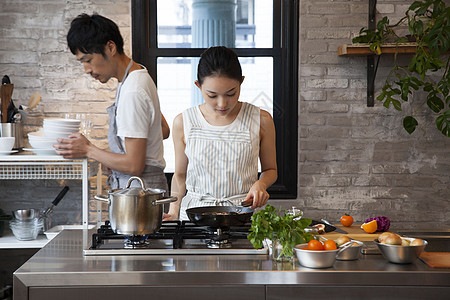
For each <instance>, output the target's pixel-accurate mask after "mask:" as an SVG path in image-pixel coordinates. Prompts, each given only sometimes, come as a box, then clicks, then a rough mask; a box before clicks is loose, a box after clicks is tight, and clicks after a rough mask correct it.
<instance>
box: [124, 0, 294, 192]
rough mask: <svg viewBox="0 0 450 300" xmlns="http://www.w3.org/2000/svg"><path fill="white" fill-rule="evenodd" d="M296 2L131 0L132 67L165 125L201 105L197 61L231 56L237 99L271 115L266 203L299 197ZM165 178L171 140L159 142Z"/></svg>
mask: <svg viewBox="0 0 450 300" xmlns="http://www.w3.org/2000/svg"><path fill="white" fill-rule="evenodd" d="M298 5H299V1H298V0H273V1H272V0H257V1H256V0H221V1H207V0H202V1H200V0H150V1H144V0H133V1H132V42H133V45H132V51H133V59H134V60H135V61H137V62H139V63H141V64H143V65H145V66H146V67H147V69H148V70H149V73H150V75H151V76H152V78H153V79H154V80H155V82H156V84H157V86H158V93H159V97H160V102H161V110H162V112H163V114H164V116H165V117H166V119H167V121H168V123H169V124H172V121H173V119H174V118H175V116H176V115H177V114H179V113H181V112H182V111H183V110H184V109H186V108H188V107H191V106H193V105H197V104H199V103H201V101H202V99H201V95H200V94H199V93H198V91H197V88H196V87H195V85H194V81H195V79H196V67H197V63H198V58H199V56H200V55H201V53H202V52H203V51H204V50H205V49H206V48H208V47H210V46H217V45H223V46H227V47H230V48H233V50H235V52H236V53H237V54H238V56H239V60H240V62H241V65H242V69H243V70H242V71H243V75H244V76H245V81H244V84H243V86H242V92H241V97H240V99H241V100H242V101H246V102H250V103H253V104H255V105H257V106H259V107H261V108H263V109H265V110H267V111H269V112H270V113H271V114H272V117H273V119H274V123H275V128H276V133H277V141H276V143H277V163H278V180H277V182H276V183H275V184H274V185H273V186H272V187H271V188H270V189H269V193H270V194H271V198H277V199H281V198H295V197H296V195H297V160H298V156H297V154H298V151H297V149H298V145H297V133H298V129H297V128H298V125H297V111H298V109H297V107H298V106H297V97H298V96H297V86H298V83H297V82H298V9H299V7H298ZM164 143H165V144H164V150H165V159H166V161H167V168H166V172H167V173H168V174H169V175H170V173H172V174H173V171H174V156H173V145H172V140H171V139H168V140H166V141H165V142H164Z"/></svg>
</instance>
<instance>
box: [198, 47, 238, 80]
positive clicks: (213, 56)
mask: <svg viewBox="0 0 450 300" xmlns="http://www.w3.org/2000/svg"><path fill="white" fill-rule="evenodd" d="M214 75H217V76H225V77H228V78H231V79H236V80H237V81H239V82H242V69H241V64H240V63H239V60H238V56H237V55H236V53H235V52H234V51H233V50H231V49H229V48H227V47H224V46H217V47H211V48H208V49H206V51H205V52H203V54H202V55H201V56H200V61H199V63H198V68H197V81H198V83H199V84H200V85H202V84H203V80H204V79H205V78H206V77H209V76H214Z"/></svg>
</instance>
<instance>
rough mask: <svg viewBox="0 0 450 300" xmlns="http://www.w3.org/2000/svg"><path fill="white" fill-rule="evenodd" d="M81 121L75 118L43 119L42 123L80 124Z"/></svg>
mask: <svg viewBox="0 0 450 300" xmlns="http://www.w3.org/2000/svg"><path fill="white" fill-rule="evenodd" d="M80 123H81V121H80V120H76V119H44V124H53V125H62V126H64V125H69V126H73V125H78V126H80Z"/></svg>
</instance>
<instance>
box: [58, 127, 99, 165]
mask: <svg viewBox="0 0 450 300" xmlns="http://www.w3.org/2000/svg"><path fill="white" fill-rule="evenodd" d="M57 142H58V143H59V144H55V145H53V147H54V148H55V150H56V153H57V154H59V155H62V156H63V157H64V158H69V159H76V158H86V157H88V152H89V149H90V147H91V146H93V145H92V143H91V142H89V140H88V139H87V138H86V137H85V136H84V135H82V134H81V133H78V132H77V133H72V134H71V135H70V136H69V138H68V139H57Z"/></svg>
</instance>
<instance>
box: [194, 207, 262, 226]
mask: <svg viewBox="0 0 450 300" xmlns="http://www.w3.org/2000/svg"><path fill="white" fill-rule="evenodd" d="M217 213H230V214H217ZM186 214H187V216H188V218H189V220H191V222H194V223H195V224H196V225H198V226H208V227H212V228H225V227H230V226H239V225H243V224H245V223H249V222H250V218H251V217H252V215H253V209H251V208H250V207H242V206H206V207H194V208H188V209H186Z"/></svg>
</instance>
